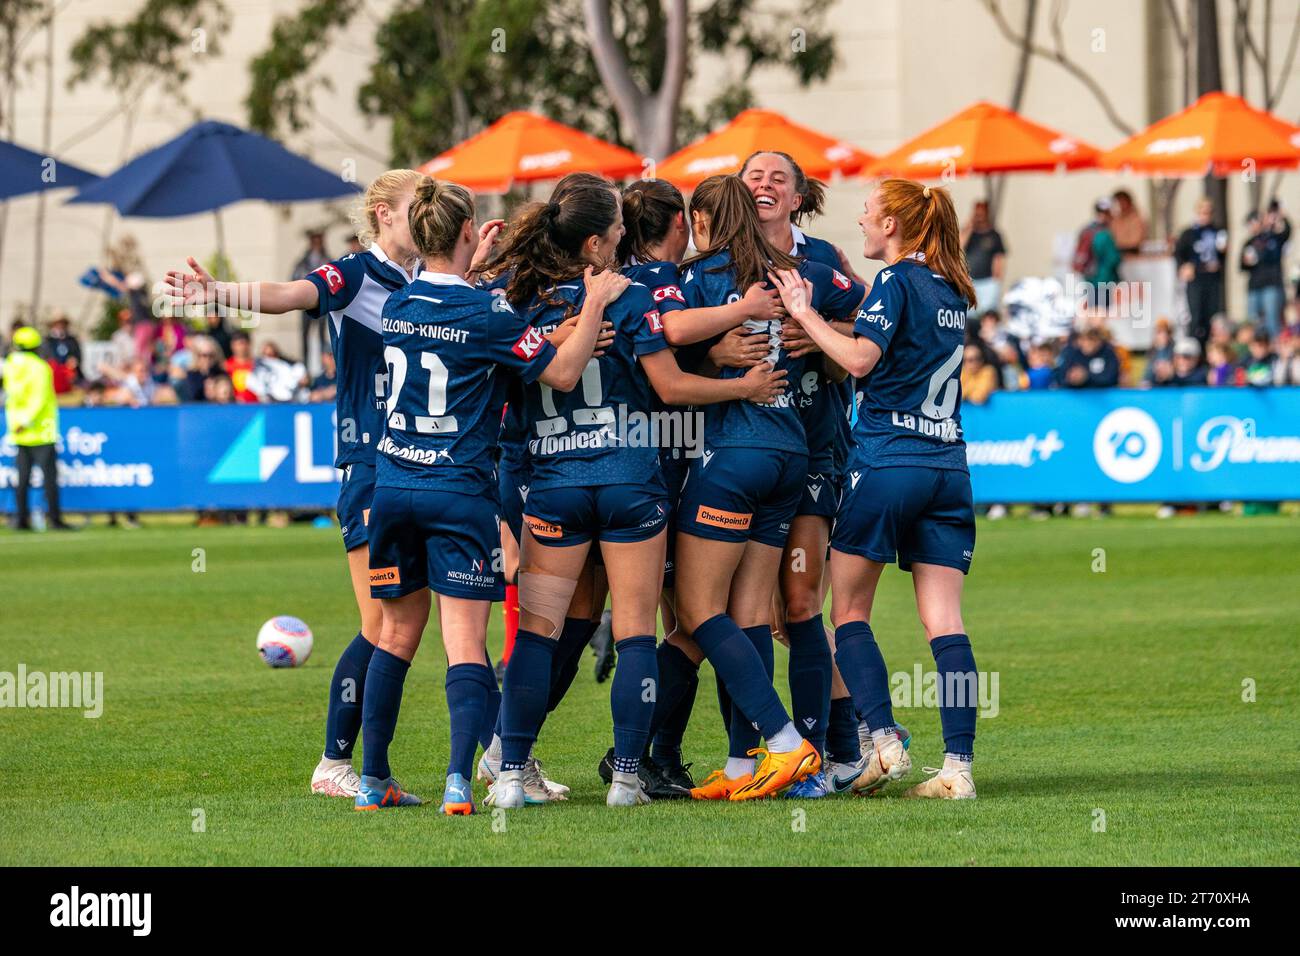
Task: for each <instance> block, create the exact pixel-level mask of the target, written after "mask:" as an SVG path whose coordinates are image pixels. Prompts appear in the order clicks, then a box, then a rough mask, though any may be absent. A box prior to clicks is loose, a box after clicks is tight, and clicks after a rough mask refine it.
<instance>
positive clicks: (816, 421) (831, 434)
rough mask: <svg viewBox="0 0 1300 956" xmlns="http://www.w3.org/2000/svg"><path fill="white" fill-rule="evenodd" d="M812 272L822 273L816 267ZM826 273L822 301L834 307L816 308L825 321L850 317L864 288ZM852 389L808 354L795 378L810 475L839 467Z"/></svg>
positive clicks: (830, 472)
mask: <svg viewBox="0 0 1300 956" xmlns="http://www.w3.org/2000/svg"><path fill="white" fill-rule="evenodd" d="M819 241H820V240H819ZM812 271H813V272H814V273H815V274H823V275H824V273H823V271H822V270H820V269H813V270H812ZM829 272H830V277H831V285H832V287H833V290H834V293H835V294H834V295H824V296H822V301H823V302H825V303H829V304H831V305H833V306H834V309H833V310H832V311H829V312H821V310H820V309H818V311H819V312H821V316H822V318H824V319H826V320H827V321H828V322H830V321H842V320H845V319H851V318H852V317H853V316H855V315H857V311H858V306H859V305H861V304H862V298H863V296H865V295H866V294H867V290H866V288H865V287H864V286H862V285H860V284H859V283H857V282H854V281H853V280H852V279H850V278H849V277H848V276H846V275H844V273H842V272H840V270H839V269H836V268H831V269H830V270H829ZM808 278H809V279H811V280H812V281H813V290H814V293H816V284H817V281H818V280H816V279H813V278H812V276H808ZM822 281H825V280H824V279H823V280H822ZM816 298H817V296H816V295H814V299H816ZM814 308H816V306H814ZM852 390H853V383H852V382H850V381H849V380H848V379H845V380H844V381H842V382H832V381H831V380H830V379H829V378H828V377H827V376H826V364H825V356H823V355H821V354H814V355H810V356H808V359H807V363H806V367H805V371H804V373H803V377H802V378H801V379H800V380H799V415H800V416H801V417H802V419H803V427H804V435H805V437H806V438H807V441H808V471H809V473H810V474H826V475H837V474H839V473H840V471H842V470H843V468H844V451H843V449H846V448H847V447H848V441H849V436H848V433H847V427H846V417H847V413H848V407H849V403H850V402H851V401H852V394H853V391H852Z"/></svg>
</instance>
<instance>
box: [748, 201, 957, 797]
mask: <svg viewBox="0 0 1300 956" xmlns="http://www.w3.org/2000/svg"><path fill="white" fill-rule="evenodd" d="M858 223H859V225H860V226H861V227H862V232H863V235H864V236H865V243H864V247H863V251H864V254H865V255H866V256H867V258H870V259H881V260H883V261H884V262H885V263H886V267H885V268H884V269H882V270H881V272H880V274H879V275H878V276H877V277H876V281H875V285H874V286H873V288H872V290H871V293H870V295H869V296H868V297H867V302H866V303H865V304H864V306H863V307H862V309H861V310H860V311H859V312H858V316H857V319H856V320H855V322H854V326H853V333H854V334H853V336H852V337H850V336H846V335H843V334H841V333H840V332H838V331H836V330H834V329H832V328H830V327H829V326H828V325H827V324H826V323H825V322H824V321H823V320H822V318H821V316H820V315H818V314H817V311H816V309H815V308H814V307H813V305H812V304H811V301H810V293H811V290H810V289H809V288H808V286H807V283H806V282H805V281H804V280H802V279H801V278H800V277H799V276H798V275H796V274H795V273H793V272H790V271H786V272H784V273H779V274H774V275H773V281H774V282H775V283H776V285H777V287H778V288H779V289H780V292H781V298H782V301H783V302H785V304H786V308H788V309H789V311H790V315H791V318H792V319H793V320H794V321H796V322H798V323H799V324H800V325H801V326H802V327H803V329H804V330H805V331H806V332H807V333H808V334H809V335H810V336H811V338H812V339H813V341H815V342H816V343H817V345H818V346H819V347H820V348H821V349H822V350H823V351H824V352H825V353H826V354H827V355H828V356H830V357H831V358H832V359H834V360H835V361H836V362H837V363H839V364H840V365H841V366H843V367H844V368H845V369H847V370H848V371H849V372H850V374H852V375H854V376H856V377H858V378H859V379H865V381H863V382H860V383H859V385H860V391H859V414H858V422H857V425H856V426H855V428H854V448H853V452H852V455H851V456H850V460H849V465H848V474H847V477H848V484H847V486H846V488H845V492H844V497H843V499H842V501H841V502H840V507H839V512H838V514H837V516H836V522H835V531H834V534H833V536H832V539H831V618H832V620H833V622H834V624H835V643H836V651H835V660H836V663H837V665H838V666H839V670H840V673H841V674H842V675H843V678H844V682H845V683H846V684H847V685H848V688H849V691H850V693H851V694H852V696H853V703H854V706H855V707H856V708H857V711H858V713H859V714H860V715H861V717H862V718H863V720H865V721H866V723H867V725H868V726H869V727H870V729H871V739H872V745H873V747H872V753H871V754H870V756H869V757H868V759H867V763H866V767H865V769H864V770H863V772H862V774H861V776H859V777H858V779H857V780H856V781H855V782H854V784H853V788H854V789H855V790H857V791H859V792H863V793H871V792H874V791H876V790H879V789H880V788H881V787H883V786H885V785H886V784H887V783H889V782H890V781H892V780H898V779H901V778H902V777H903V776H905V775H906V774H907V773H908V772H909V771H910V770H911V758H910V756H909V755H908V753H907V751H906V749H905V748H904V746H903V742H902V740H901V739H900V736H899V733H898V730H897V726H896V724H895V723H894V718H893V713H892V709H891V707H890V696H889V683H888V671H887V670H886V667H885V662H884V658H883V657H882V656H881V653H880V648H879V647H878V646H877V644H876V640H875V635H874V634H873V632H872V630H871V626H870V624H869V623H868V621H869V620H870V617H871V609H872V604H873V603H874V599H875V593H876V586H877V584H878V583H879V580H880V574H881V572H882V571H883V570H884V567H885V565H886V564H889V563H892V562H894V561H895V560H897V562H898V565H899V567H900V568H901V569H902V570H904V571H911V572H912V579H913V582H912V583H913V586H914V588H915V591H916V606H917V612H918V614H919V616H920V618H921V624H922V626H923V627H924V628H925V633H926V638H927V639H928V640H929V642H930V650H931V652H932V653H933V655H934V659H935V664H936V668H937V670H938V674H939V681H938V684H939V686H940V688H941V691H940V700H939V717H940V721H941V723H942V725H943V735H944V751H945V753H944V762H943V766H942V768H940V769H937V770H934V771H932V773H933V774H934V776H932V777H930V778H929V779H928V780H926V781H925V782H923V783H921V784H918V785H917V786H915V787H913V788H912V789H910V790H909V791H908V792H907V795H908V796H915V797H941V798H946V799H962V798H973V797H974V796H975V784H974V781H973V779H972V777H971V771H970V767H971V760H972V759H973V758H972V755H973V752H974V741H975V714H976V710H975V708H976V704H977V700H976V697H975V692H974V691H975V687H976V681H977V672H976V669H975V658H974V655H973V654H972V652H971V645H970V639H969V637H968V636H967V635H966V628H965V625H964V623H963V621H962V615H961V592H962V584H963V579H964V576H965V574H966V573H967V572H968V571H969V569H970V563H971V559H972V557H973V555H974V551H975V512H974V507H973V505H972V500H971V487H970V473H969V471H968V468H967V464H966V446H965V442H964V440H963V438H962V430H961V363H962V356H963V350H964V345H965V335H966V316H967V311H968V309H970V308H971V307H973V305H974V302H975V290H974V288H973V287H972V285H971V280H970V275H969V274H968V272H967V269H966V262H965V259H964V258H963V256H962V251H961V243H960V230H959V226H958V221H957V212H956V209H955V208H954V207H953V203H952V198H951V197H950V196H949V194H948V191H947V190H946V189H941V188H938V187H933V186H923V185H922V184H920V183H917V182H912V181H910V180H904V179H887V180H885V181H884V182H882V183H881V184H880V185H879V186H877V187H876V189H875V190H874V191H873V192H872V193H871V195H870V196H869V197H868V198H867V202H866V207H865V210H864V213H863V215H862V217H861V218H860V219H859V220H858Z"/></svg>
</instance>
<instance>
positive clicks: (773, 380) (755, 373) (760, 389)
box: [741, 362, 786, 405]
mask: <svg viewBox="0 0 1300 956" xmlns="http://www.w3.org/2000/svg"><path fill="white" fill-rule="evenodd" d="M741 381H742V382H744V384H745V398H746V399H748V400H749V401H751V402H755V403H757V404H759V405H770V404H772V403H773V402H775V401H776V400H777V399H778V398H779V397H780V396H782V395H784V394H785V387H786V371H785V369H781V370H780V371H776V370H775V369H773V368H772V366H771V365H769V364H768V363H767V362H760V363H759V364H757V365H755V366H754V367H753V368H751V369H750V370H749V371H748V372H746V373H745V377H744V378H743V379H741Z"/></svg>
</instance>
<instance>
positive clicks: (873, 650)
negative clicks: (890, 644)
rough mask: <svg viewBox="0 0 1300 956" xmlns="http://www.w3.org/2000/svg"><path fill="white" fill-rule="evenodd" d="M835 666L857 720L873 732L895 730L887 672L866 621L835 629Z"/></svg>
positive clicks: (843, 625) (853, 622) (874, 637)
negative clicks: (849, 695)
mask: <svg viewBox="0 0 1300 956" xmlns="http://www.w3.org/2000/svg"><path fill="white" fill-rule="evenodd" d="M835 665H836V666H837V667H838V668H839V669H840V676H841V677H842V678H844V686H845V687H847V688H848V689H849V693H850V694H851V695H852V697H853V706H854V708H856V709H857V712H858V716H859V717H861V718H862V719H863V720H865V721H866V722H867V726H868V727H870V728H871V729H872V730H873V731H875V730H882V729H887V728H890V727H893V726H894V711H893V708H892V707H891V706H890V700H889V672H888V671H887V670H886V669H885V659H884V657H882V656H881V654H880V647H879V646H878V645H877V644H876V636H875V635H874V634H872V633H871V625H869V624H868V623H867V622H866V621H852V622H850V623H848V624H841V625H840V626H839V627H837V628H836V629H835Z"/></svg>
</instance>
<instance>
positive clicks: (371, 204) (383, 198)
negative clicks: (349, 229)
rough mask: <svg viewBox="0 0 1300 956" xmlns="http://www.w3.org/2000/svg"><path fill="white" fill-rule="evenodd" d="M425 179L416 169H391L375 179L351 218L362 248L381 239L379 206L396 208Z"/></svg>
mask: <svg viewBox="0 0 1300 956" xmlns="http://www.w3.org/2000/svg"><path fill="white" fill-rule="evenodd" d="M424 178H425V177H423V176H421V175H420V174H419V173H417V172H416V171H415V170H414V169H390V170H388V172H386V173H380V174H379V175H378V176H376V177H375V178H374V180H373V181H372V182H371V183H370V185H369V186H367V187H366V191H365V193H364V194H363V195H362V197H361V202H360V203H358V204H357V206H356V208H355V209H353V211H352V214H351V216H350V217H349V218H350V219H351V220H352V225H353V226H354V227H355V228H356V231H357V240H358V241H359V242H360V243H361V245H362V246H369V245H370V244H371V243H373V242H374V241H375V240H376V239H378V238H379V213H378V211H377V209H378V207H379V204H380V203H383V204H384V205H386V206H388V207H389V208H390V209H392V208H394V207H395V206H397V205H398V204H399V203H401V201H402V197H403V196H404V195H405V194H406V193H407V192H408V191H409V190H410V189H412V188H413V187H414V186H415V184H416V183H418V182H419V181H420V180H421V179H424Z"/></svg>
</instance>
